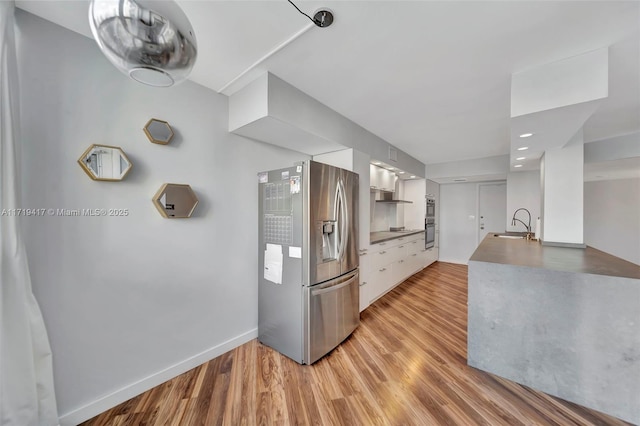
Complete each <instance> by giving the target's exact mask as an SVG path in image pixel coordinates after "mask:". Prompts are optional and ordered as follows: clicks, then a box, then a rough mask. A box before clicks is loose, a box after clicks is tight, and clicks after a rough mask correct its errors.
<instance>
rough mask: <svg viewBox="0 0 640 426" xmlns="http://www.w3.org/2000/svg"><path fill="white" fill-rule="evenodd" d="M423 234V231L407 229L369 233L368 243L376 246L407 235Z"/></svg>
mask: <svg viewBox="0 0 640 426" xmlns="http://www.w3.org/2000/svg"><path fill="white" fill-rule="evenodd" d="M420 233H424V229H409V230H406V231H378V232H371V233H370V234H369V243H370V244H378V243H383V242H385V241H390V240H395V239H397V238H402V237H407V236H409V235H416V234H420Z"/></svg>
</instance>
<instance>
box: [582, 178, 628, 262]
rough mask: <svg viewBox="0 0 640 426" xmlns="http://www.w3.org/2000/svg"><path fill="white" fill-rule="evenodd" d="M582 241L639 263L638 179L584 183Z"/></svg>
mask: <svg viewBox="0 0 640 426" xmlns="http://www.w3.org/2000/svg"><path fill="white" fill-rule="evenodd" d="M584 203H585V205H584V240H585V244H587V245H589V246H591V247H594V248H597V249H598V250H602V251H605V252H607V253H610V254H613V255H614V256H618V257H621V258H622V259H625V260H628V261H629V262H633V263H636V264H640V179H616V180H602V181H594V182H585V184H584Z"/></svg>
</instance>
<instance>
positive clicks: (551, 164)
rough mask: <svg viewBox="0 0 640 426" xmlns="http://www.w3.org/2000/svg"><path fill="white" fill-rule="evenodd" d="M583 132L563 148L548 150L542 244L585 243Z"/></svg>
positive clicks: (546, 155) (543, 173)
mask: <svg viewBox="0 0 640 426" xmlns="http://www.w3.org/2000/svg"><path fill="white" fill-rule="evenodd" d="M582 141H583V136H582V129H580V131H579V132H578V133H577V134H576V136H574V137H573V138H572V140H571V141H570V142H569V143H568V144H567V145H566V146H564V147H562V148H552V149H547V150H546V151H545V153H544V167H542V169H541V170H542V172H541V176H542V186H544V191H542V194H543V197H544V203H543V207H542V209H543V210H542V211H543V213H542V215H541V216H542V223H543V226H542V236H541V237H542V241H543V243H560V244H575V245H582V244H584V144H583V142H582Z"/></svg>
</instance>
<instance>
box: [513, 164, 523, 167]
mask: <svg viewBox="0 0 640 426" xmlns="http://www.w3.org/2000/svg"><path fill="white" fill-rule="evenodd" d="M513 167H522V164H516V165H515V166H513Z"/></svg>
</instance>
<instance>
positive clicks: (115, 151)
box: [78, 144, 133, 182]
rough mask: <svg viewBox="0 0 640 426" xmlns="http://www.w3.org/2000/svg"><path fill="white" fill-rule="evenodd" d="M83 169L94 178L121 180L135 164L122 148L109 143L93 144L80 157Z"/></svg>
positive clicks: (79, 160) (79, 161) (79, 162)
mask: <svg viewBox="0 0 640 426" xmlns="http://www.w3.org/2000/svg"><path fill="white" fill-rule="evenodd" d="M78 164H80V167H82V170H84V171H85V173H86V174H88V175H89V177H90V178H91V179H93V180H106V181H112V182H115V181H121V180H122V179H124V177H125V176H126V175H127V173H129V170H131V167H132V166H133V164H131V161H129V159H128V158H127V156H126V155H125V153H124V151H123V150H122V148H120V147H118V146H109V145H97V144H93V145H91V146H90V147H89V148H88V149H87V150H86V151H85V152H83V153H82V155H81V156H80V158H78Z"/></svg>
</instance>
